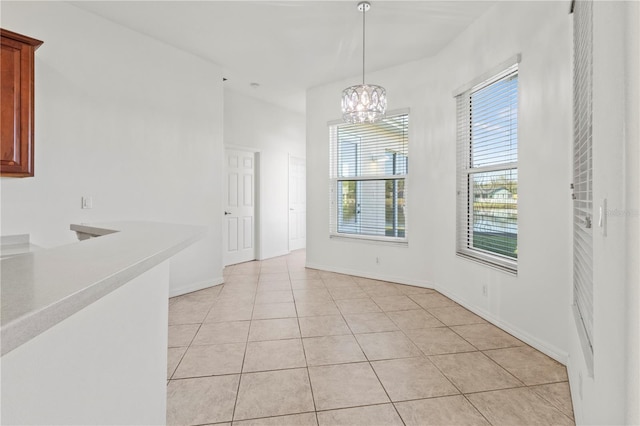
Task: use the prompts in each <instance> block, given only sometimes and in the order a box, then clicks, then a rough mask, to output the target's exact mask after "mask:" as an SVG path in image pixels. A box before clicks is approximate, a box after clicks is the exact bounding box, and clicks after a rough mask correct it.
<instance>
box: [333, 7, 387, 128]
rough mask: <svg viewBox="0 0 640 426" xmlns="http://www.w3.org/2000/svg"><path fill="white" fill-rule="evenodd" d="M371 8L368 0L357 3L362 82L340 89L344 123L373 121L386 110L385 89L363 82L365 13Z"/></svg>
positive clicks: (382, 115)
mask: <svg viewBox="0 0 640 426" xmlns="http://www.w3.org/2000/svg"><path fill="white" fill-rule="evenodd" d="M370 8H371V5H370V4H369V3H368V2H361V3H358V10H359V11H360V12H362V84H359V85H356V86H351V87H347V88H346V89H344V90H343V91H342V119H343V120H344V121H345V122H346V123H352V124H355V123H374V122H376V121H379V120H381V119H382V118H384V115H385V112H386V111H387V91H386V90H385V89H384V87H382V86H378V85H375V84H365V82H364V64H365V40H366V39H365V18H364V15H365V13H366V12H367V11H368V10H369V9H370Z"/></svg>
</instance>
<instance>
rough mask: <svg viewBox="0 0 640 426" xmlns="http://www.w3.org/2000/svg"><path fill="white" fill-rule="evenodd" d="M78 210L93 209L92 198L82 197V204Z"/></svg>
mask: <svg viewBox="0 0 640 426" xmlns="http://www.w3.org/2000/svg"><path fill="white" fill-rule="evenodd" d="M80 208H82V209H92V208H93V198H91V197H90V196H85V197H82V204H81V207H80Z"/></svg>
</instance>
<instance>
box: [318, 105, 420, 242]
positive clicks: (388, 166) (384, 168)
mask: <svg viewBox="0 0 640 426" xmlns="http://www.w3.org/2000/svg"><path fill="white" fill-rule="evenodd" d="M329 130H330V154H329V164H330V191H329V194H330V210H331V211H330V223H329V225H330V233H331V234H332V235H351V236H368V237H373V238H379V237H384V239H399V240H404V239H406V211H405V210H406V200H407V191H406V186H405V182H406V177H407V175H408V167H409V156H408V146H409V114H408V113H397V114H394V115H389V116H387V117H386V118H384V119H383V120H381V121H379V122H377V123H373V124H368V123H367V124H333V125H330V128H329Z"/></svg>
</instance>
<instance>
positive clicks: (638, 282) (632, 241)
mask: <svg viewBox="0 0 640 426" xmlns="http://www.w3.org/2000/svg"><path fill="white" fill-rule="evenodd" d="M627 7H628V10H627V11H626V13H625V15H626V18H627V19H626V22H625V24H626V33H625V55H624V57H625V61H626V64H625V84H626V87H627V91H626V93H625V95H626V96H625V99H626V117H625V133H626V135H625V136H626V146H625V157H626V158H625V160H626V164H625V169H626V171H627V181H626V185H625V186H626V200H625V201H626V208H627V210H629V212H635V216H633V217H629V218H628V219H627V236H628V239H627V259H626V262H627V265H626V269H627V277H626V278H627V318H626V322H625V323H626V324H627V325H628V326H627V335H626V340H627V341H626V343H627V346H626V351H625V352H626V354H627V360H626V362H627V366H626V368H627V371H626V380H627V400H626V415H625V423H626V424H629V425H632V424H640V403H638V401H640V262H638V259H640V80H639V79H638V76H639V75H640V2H629V3H628V6H627Z"/></svg>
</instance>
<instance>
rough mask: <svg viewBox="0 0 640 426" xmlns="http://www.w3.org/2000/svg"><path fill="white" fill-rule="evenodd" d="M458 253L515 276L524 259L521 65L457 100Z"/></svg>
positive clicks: (485, 82) (469, 91)
mask: <svg viewBox="0 0 640 426" xmlns="http://www.w3.org/2000/svg"><path fill="white" fill-rule="evenodd" d="M456 101H457V114H458V116H457V121H458V136H457V139H458V166H457V171H458V176H457V181H458V182H457V184H458V188H457V197H458V198H457V210H458V211H457V253H458V254H459V255H462V256H465V257H469V258H472V259H474V260H478V261H481V262H485V263H488V264H491V265H493V266H497V267H500V268H503V269H506V270H508V271H511V272H515V271H516V270H517V258H518V66H517V63H516V64H515V65H513V66H510V67H508V68H507V69H505V70H503V71H502V72H500V73H498V74H496V75H494V76H493V77H491V78H490V79H488V80H485V81H484V82H482V83H480V84H477V85H474V86H472V87H471V88H470V89H467V90H464V91H463V92H462V93H460V94H459V95H457V97H456Z"/></svg>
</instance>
